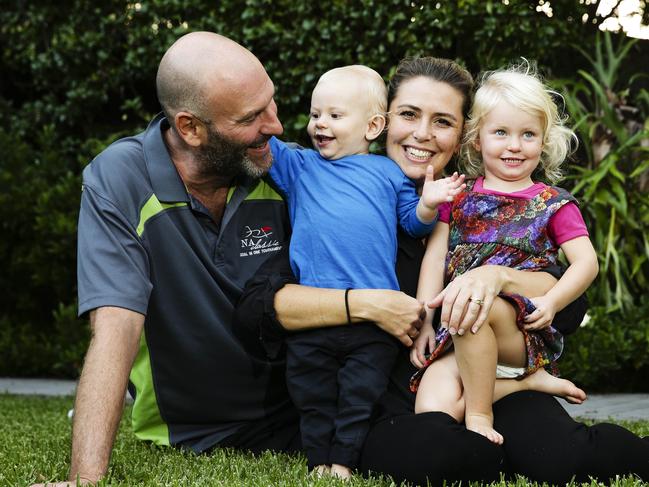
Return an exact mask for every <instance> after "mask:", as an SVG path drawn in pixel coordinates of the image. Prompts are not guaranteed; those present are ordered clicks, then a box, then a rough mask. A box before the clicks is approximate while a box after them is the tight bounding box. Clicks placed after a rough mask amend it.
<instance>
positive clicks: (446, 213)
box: [437, 202, 451, 223]
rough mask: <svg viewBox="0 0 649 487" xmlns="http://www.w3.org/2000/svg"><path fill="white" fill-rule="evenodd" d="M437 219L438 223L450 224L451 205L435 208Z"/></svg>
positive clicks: (444, 204) (446, 204)
mask: <svg viewBox="0 0 649 487" xmlns="http://www.w3.org/2000/svg"><path fill="white" fill-rule="evenodd" d="M437 219H438V220H439V221H440V222H444V223H451V203H448V202H447V203H442V204H441V205H439V207H438V208H437Z"/></svg>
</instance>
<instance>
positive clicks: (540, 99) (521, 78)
mask: <svg viewBox="0 0 649 487" xmlns="http://www.w3.org/2000/svg"><path fill="white" fill-rule="evenodd" d="M553 97H557V98H559V99H561V100H563V97H562V96H561V95H560V94H559V93H557V92H556V91H553V90H551V89H549V88H548V87H547V86H545V85H544V84H543V81H542V80H541V78H540V76H539V75H538V74H537V73H536V71H535V69H534V67H533V66H531V65H530V63H529V62H527V60H525V62H524V63H522V64H520V65H515V66H511V67H509V68H507V69H501V70H496V71H489V72H486V73H484V74H483V75H482V76H481V78H480V83H479V88H478V90H477V91H476V93H475V98H474V101H473V106H472V107H471V112H470V113H469V118H468V120H467V122H466V132H465V134H464V140H463V143H462V158H461V160H460V166H461V168H462V170H463V171H464V172H465V173H466V174H467V175H468V176H479V175H483V174H484V168H483V164H482V155H481V154H480V151H478V150H477V149H476V147H475V142H476V140H477V139H478V138H479V133H480V127H481V125H482V121H483V119H484V117H485V116H487V114H488V113H489V112H490V111H491V110H493V109H494V107H495V106H496V105H497V104H498V103H500V102H501V101H505V102H507V103H509V104H510V105H513V106H515V107H518V108H520V109H521V110H523V111H525V112H526V113H529V114H530V115H533V116H536V117H539V119H540V120H541V126H542V127H543V151H542V153H541V158H540V161H539V168H537V171H538V170H539V169H540V170H541V172H542V175H543V176H545V179H546V180H547V181H548V182H549V183H552V184H554V183H556V182H557V181H559V180H560V179H561V176H562V174H561V169H560V166H561V163H562V162H563V161H564V160H565V159H566V158H567V157H568V156H569V155H570V154H572V153H573V152H574V151H575V150H576V148H577V143H578V140H577V136H576V135H575V133H574V132H573V131H572V130H571V129H569V128H568V127H566V126H565V122H566V120H567V118H568V117H567V116H565V117H564V116H562V115H561V114H560V113H559V109H558V108H557V104H556V103H555V102H554V99H553Z"/></svg>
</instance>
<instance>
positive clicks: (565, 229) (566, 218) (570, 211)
mask: <svg viewBox="0 0 649 487" xmlns="http://www.w3.org/2000/svg"><path fill="white" fill-rule="evenodd" d="M548 236H549V237H550V238H551V239H552V241H553V242H554V243H556V244H557V245H561V244H562V243H564V242H567V241H568V240H572V239H574V238H577V237H588V229H587V228H586V223H585V222H584V218H583V217H582V215H581V212H580V211H579V208H578V207H577V205H576V204H575V203H572V202H570V203H566V204H565V205H563V206H562V207H561V208H559V210H558V211H557V212H556V213H555V214H554V215H552V217H550V221H549V222H548Z"/></svg>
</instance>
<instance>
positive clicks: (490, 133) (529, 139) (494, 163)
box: [475, 101, 543, 191]
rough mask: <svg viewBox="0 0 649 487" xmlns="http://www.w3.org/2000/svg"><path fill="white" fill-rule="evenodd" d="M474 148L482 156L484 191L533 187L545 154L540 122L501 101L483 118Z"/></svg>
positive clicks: (534, 116) (536, 117) (516, 189)
mask: <svg viewBox="0 0 649 487" xmlns="http://www.w3.org/2000/svg"><path fill="white" fill-rule="evenodd" d="M475 148H476V149H477V150H479V151H480V153H481V154H482V163H483V164H484V172H485V187H487V188H489V189H496V190H503V191H518V190H520V189H525V188H527V187H529V186H531V185H532V184H533V182H532V173H533V172H534V170H535V169H536V167H537V166H538V165H539V160H540V158H541V153H542V152H543V124H542V121H541V119H540V118H539V117H538V116H536V115H532V114H530V113H528V112H525V111H523V110H521V109H520V108H517V107H515V106H513V105H511V104H509V103H507V102H506V101H500V102H499V103H498V104H497V105H496V106H495V107H494V108H493V110H491V111H490V112H489V113H487V115H486V116H485V117H484V118H483V120H482V123H481V126H480V130H479V132H478V138H477V139H476V141H475Z"/></svg>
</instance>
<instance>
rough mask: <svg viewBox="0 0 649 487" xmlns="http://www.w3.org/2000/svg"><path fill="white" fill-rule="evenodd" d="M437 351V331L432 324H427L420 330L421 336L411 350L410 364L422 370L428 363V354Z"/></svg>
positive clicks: (416, 339)
mask: <svg viewBox="0 0 649 487" xmlns="http://www.w3.org/2000/svg"><path fill="white" fill-rule="evenodd" d="M434 349H435V330H433V327H432V325H431V324H430V323H426V324H425V325H424V326H422V327H421V330H419V335H418V336H417V338H415V343H414V344H413V345H412V348H411V349H410V362H411V363H412V365H414V366H415V367H417V368H418V369H421V368H422V367H423V366H424V364H425V362H426V353H430V352H432V351H433V350H434Z"/></svg>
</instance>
